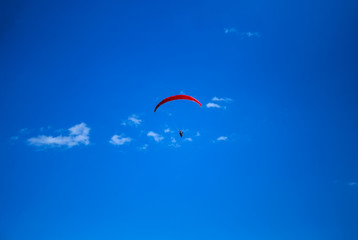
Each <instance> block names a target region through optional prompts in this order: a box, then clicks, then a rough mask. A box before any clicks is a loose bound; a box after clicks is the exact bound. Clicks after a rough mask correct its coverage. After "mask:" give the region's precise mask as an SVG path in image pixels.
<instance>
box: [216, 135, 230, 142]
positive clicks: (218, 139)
mask: <svg viewBox="0 0 358 240" xmlns="http://www.w3.org/2000/svg"><path fill="white" fill-rule="evenodd" d="M227 139H228V137H225V136H220V137H218V138H217V139H216V140H217V141H226V140H227Z"/></svg>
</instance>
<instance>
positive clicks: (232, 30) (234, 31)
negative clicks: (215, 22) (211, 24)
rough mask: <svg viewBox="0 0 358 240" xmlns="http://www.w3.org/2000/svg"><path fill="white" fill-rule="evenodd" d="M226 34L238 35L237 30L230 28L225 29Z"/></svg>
mask: <svg viewBox="0 0 358 240" xmlns="http://www.w3.org/2000/svg"><path fill="white" fill-rule="evenodd" d="M224 33H225V34H236V33H237V29H236V28H233V27H230V28H224Z"/></svg>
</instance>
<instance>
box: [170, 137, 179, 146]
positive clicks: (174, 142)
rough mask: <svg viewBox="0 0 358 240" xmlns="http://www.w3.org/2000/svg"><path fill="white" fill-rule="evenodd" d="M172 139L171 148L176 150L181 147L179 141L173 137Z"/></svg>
mask: <svg viewBox="0 0 358 240" xmlns="http://www.w3.org/2000/svg"><path fill="white" fill-rule="evenodd" d="M170 139H171V140H170V142H171V144H169V146H170V147H174V148H179V147H181V145H180V144H178V143H177V140H176V139H175V138H174V137H171V138H170Z"/></svg>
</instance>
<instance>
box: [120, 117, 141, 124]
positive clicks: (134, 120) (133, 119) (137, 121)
mask: <svg viewBox="0 0 358 240" xmlns="http://www.w3.org/2000/svg"><path fill="white" fill-rule="evenodd" d="M142 121H143V120H142V119H140V118H139V117H138V116H137V115H135V114H133V115H131V116H129V117H128V119H127V120H125V121H123V123H122V125H124V126H126V125H134V126H139V125H140V124H141V123H142Z"/></svg>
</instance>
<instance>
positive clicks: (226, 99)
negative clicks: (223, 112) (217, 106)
mask: <svg viewBox="0 0 358 240" xmlns="http://www.w3.org/2000/svg"><path fill="white" fill-rule="evenodd" d="M211 100H213V101H217V102H231V101H232V99H231V98H218V97H213V99H211Z"/></svg>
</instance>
